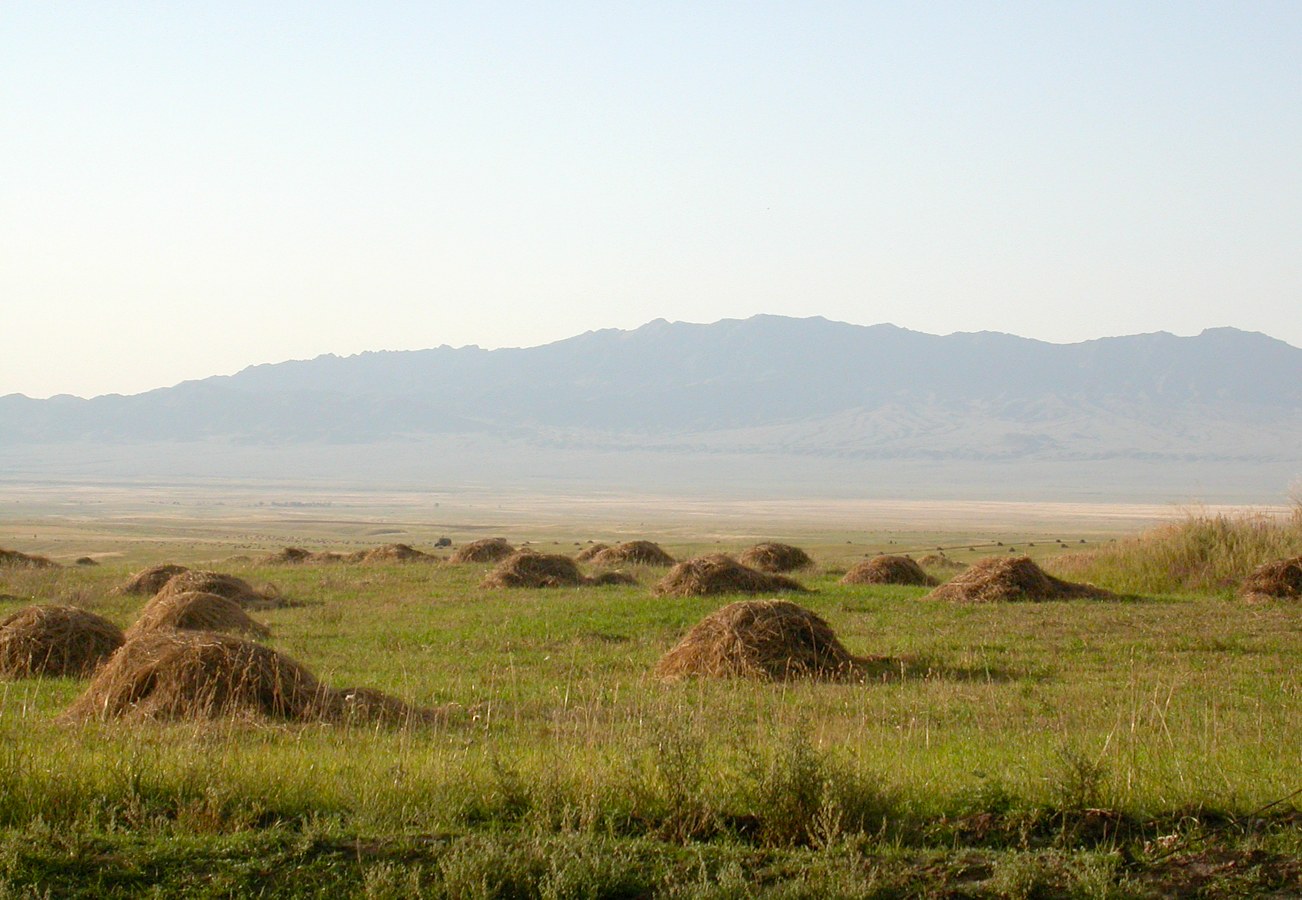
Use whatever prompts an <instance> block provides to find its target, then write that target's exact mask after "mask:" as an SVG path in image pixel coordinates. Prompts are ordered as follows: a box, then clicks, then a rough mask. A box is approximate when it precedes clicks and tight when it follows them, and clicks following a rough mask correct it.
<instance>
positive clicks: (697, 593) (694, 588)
mask: <svg viewBox="0 0 1302 900" xmlns="http://www.w3.org/2000/svg"><path fill="white" fill-rule="evenodd" d="M770 591H793V592H797V593H808V588H805V587H803V586H802V585H801V584H800V583H799V582H796V581H793V580H791V579H790V578H786V577H784V576H782V575H772V574H769V573H767V572H757V571H755V570H754V569H752V568H749V567H748V566H743V565H742V564H741V563H739V562H737V561H736V560H735V559H733V558H732V557H731V556H726V555H724V554H722V553H714V554H711V555H709V556H698V557H697V558H695V559H689V560H687V561H686V562H680V563H679V564H678V565H676V566H674V567H673V568H672V569H670V570H669V572H668V574H666V575H665V577H664V578H662V579H660V581H659V583H657V584H656V586H655V588H654V593H655V594H657V595H658V596H662V597H702V596H706V595H708V594H761V593H768V592H770Z"/></svg>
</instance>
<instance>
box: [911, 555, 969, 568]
mask: <svg viewBox="0 0 1302 900" xmlns="http://www.w3.org/2000/svg"><path fill="white" fill-rule="evenodd" d="M918 565H920V566H925V567H927V568H930V569H954V570H958V569H966V568H967V563H963V562H959V561H958V560H956V559H950V558H949V557H948V556H946V555H945V554H943V553H928V554H927V555H926V556H924V557H923V558H922V559H920V560H918Z"/></svg>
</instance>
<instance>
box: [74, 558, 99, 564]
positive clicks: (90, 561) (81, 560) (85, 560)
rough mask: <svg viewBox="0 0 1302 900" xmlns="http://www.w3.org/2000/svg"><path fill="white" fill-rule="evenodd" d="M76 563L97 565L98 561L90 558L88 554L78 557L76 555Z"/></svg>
mask: <svg viewBox="0 0 1302 900" xmlns="http://www.w3.org/2000/svg"><path fill="white" fill-rule="evenodd" d="M77 565H79V566H98V565H99V563H98V562H96V561H95V560H93V559H91V558H90V557H89V556H79V557H77Z"/></svg>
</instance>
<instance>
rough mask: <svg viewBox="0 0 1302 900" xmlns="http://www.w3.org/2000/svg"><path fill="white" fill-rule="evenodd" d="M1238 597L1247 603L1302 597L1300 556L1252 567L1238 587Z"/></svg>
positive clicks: (1301, 562)
mask: <svg viewBox="0 0 1302 900" xmlns="http://www.w3.org/2000/svg"><path fill="white" fill-rule="evenodd" d="M1239 597H1241V598H1242V599H1244V600H1246V601H1248V602H1249V603H1262V602H1267V601H1271V600H1297V599H1299V598H1302V556H1295V557H1293V558H1292V559H1281V560H1276V561H1275V562H1271V563H1266V564H1265V565H1264V566H1258V567H1257V568H1255V569H1253V570H1252V573H1251V574H1250V575H1249V576H1248V577H1247V578H1245V579H1244V580H1243V584H1242V585H1241V586H1240V587H1239Z"/></svg>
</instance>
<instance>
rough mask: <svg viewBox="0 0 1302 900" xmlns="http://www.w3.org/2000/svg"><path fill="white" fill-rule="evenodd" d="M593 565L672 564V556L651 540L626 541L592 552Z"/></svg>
mask: <svg viewBox="0 0 1302 900" xmlns="http://www.w3.org/2000/svg"><path fill="white" fill-rule="evenodd" d="M591 562H592V564H593V565H594V566H624V565H632V566H672V565H673V564H674V558H673V557H672V556H670V555H669V554H668V553H666V552H665V551H664V550H662V549H661V548H660V545H659V544H655V543H652V542H651V541H626V542H625V543H623V544H616V545H615V546H613V547H607V548H606V549H605V550H602V551H601V552H600V553H594V554H593V556H592V560H591Z"/></svg>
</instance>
